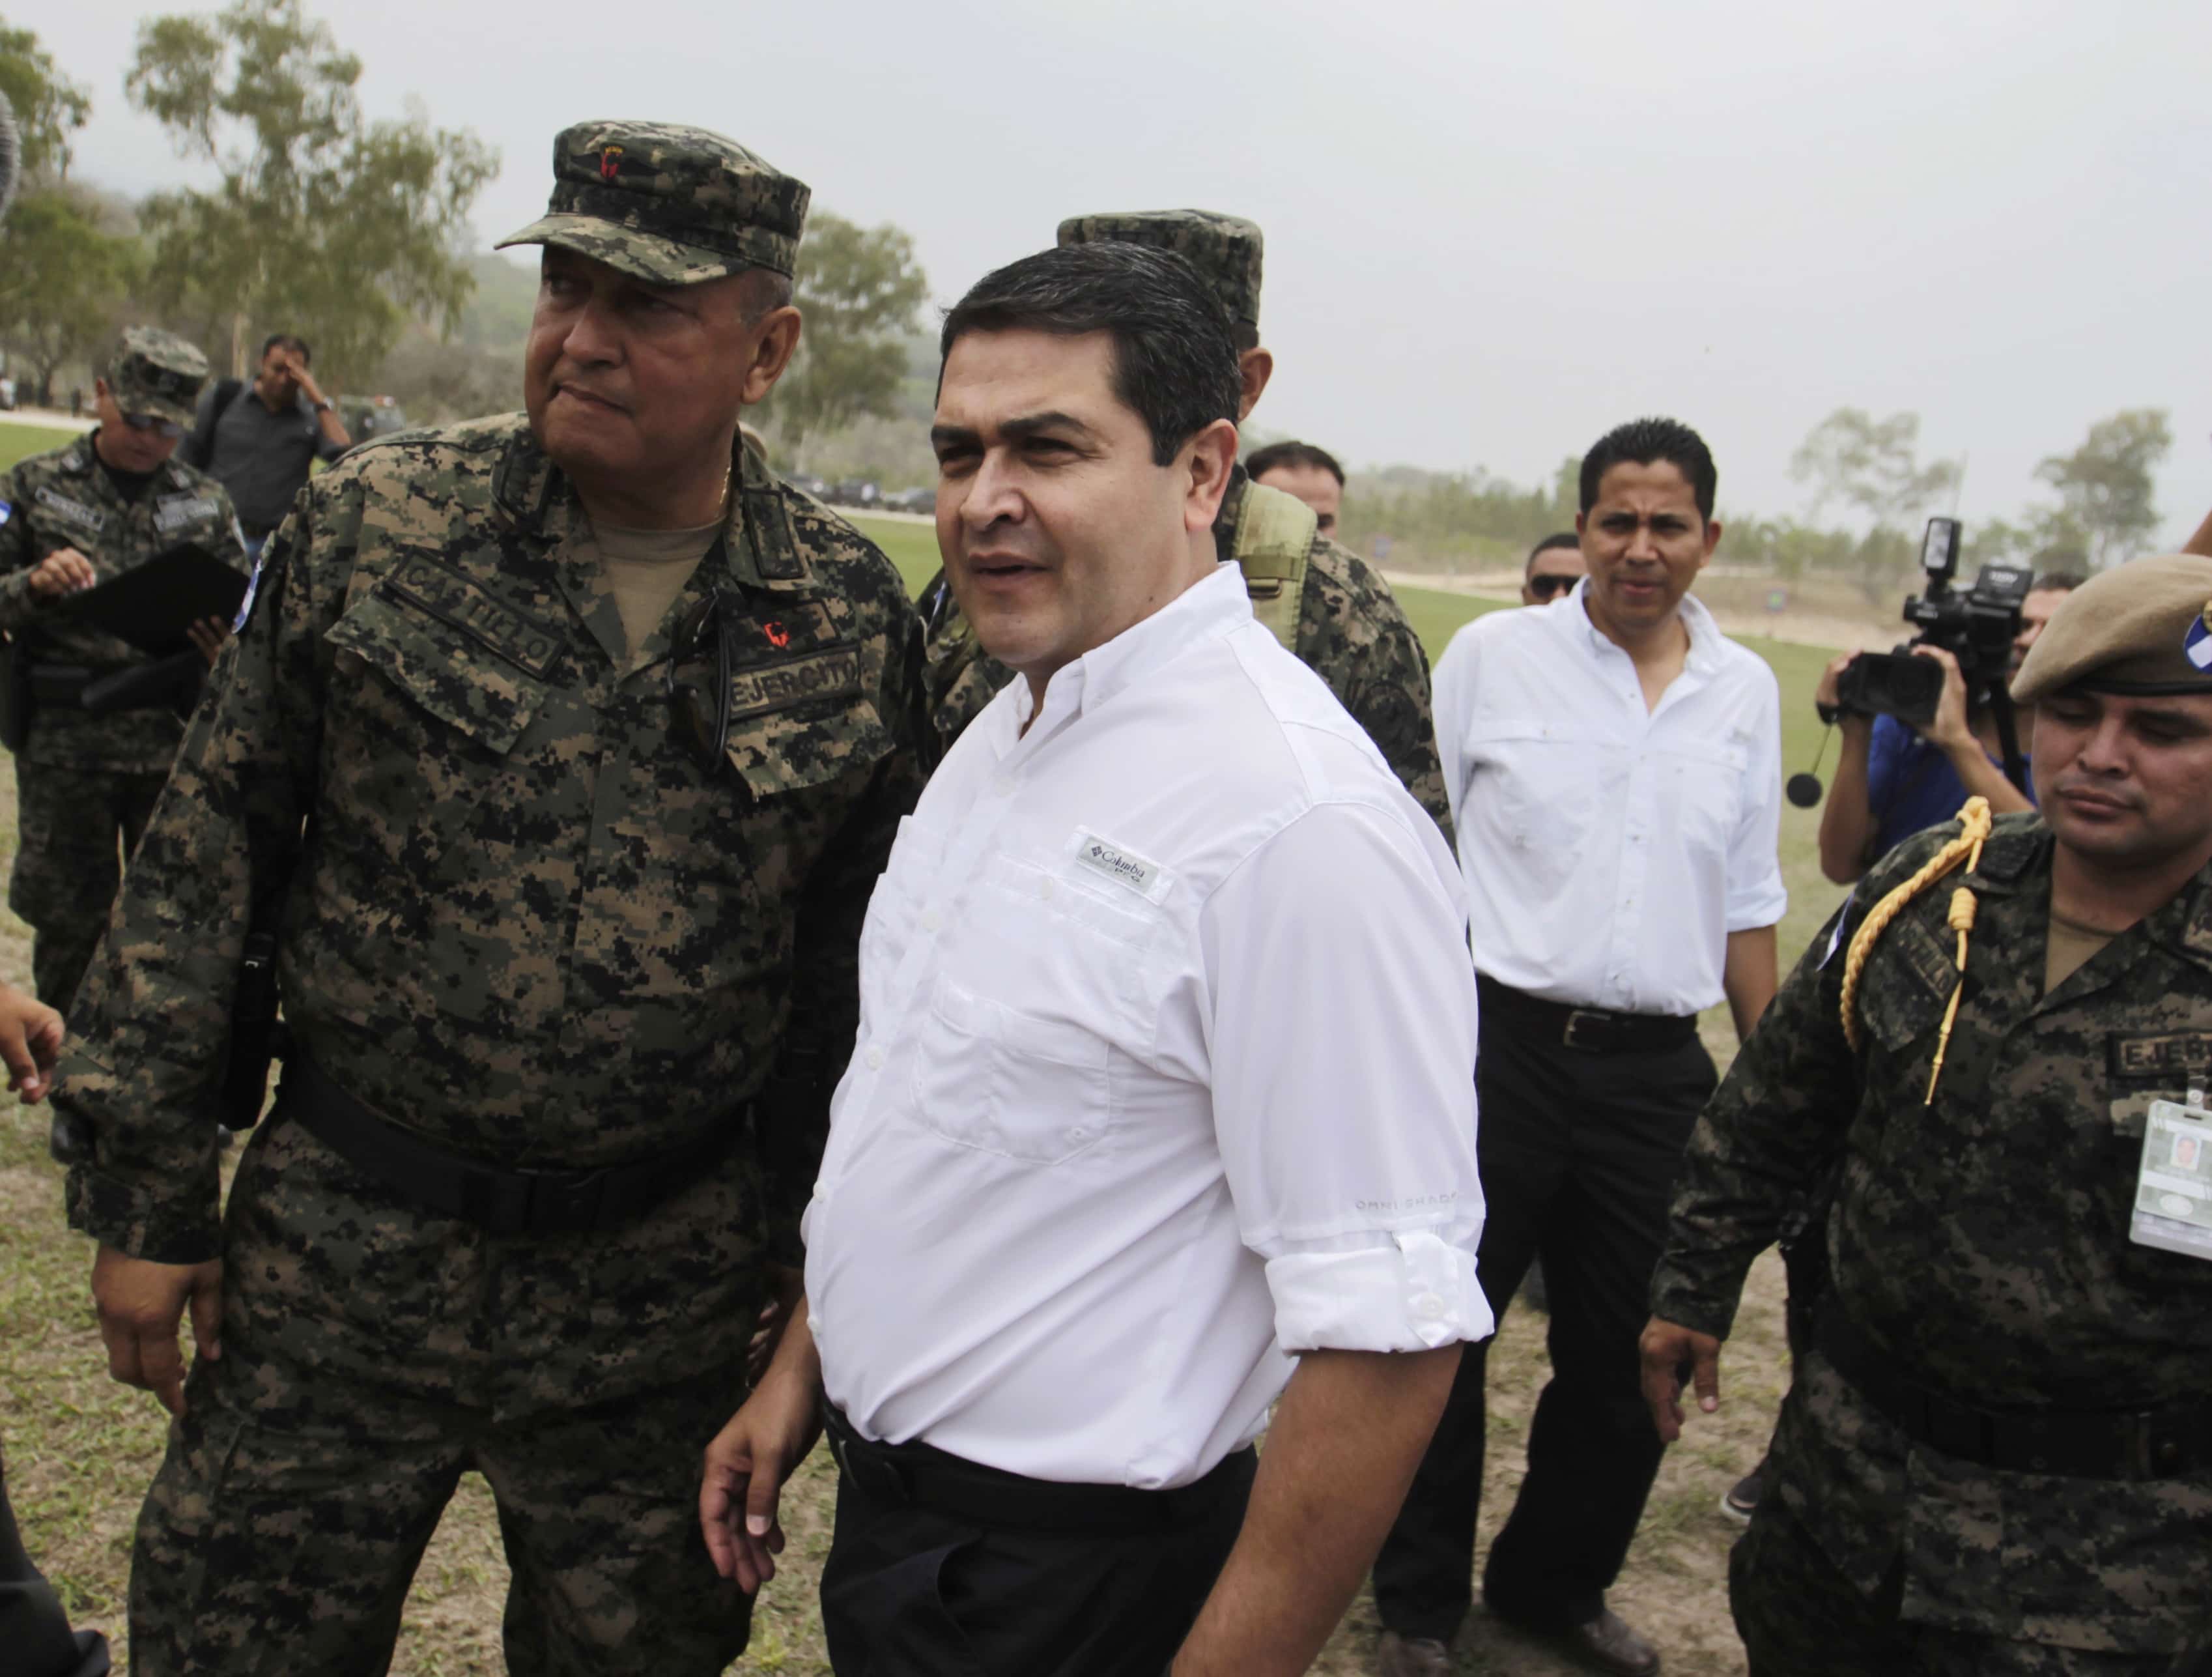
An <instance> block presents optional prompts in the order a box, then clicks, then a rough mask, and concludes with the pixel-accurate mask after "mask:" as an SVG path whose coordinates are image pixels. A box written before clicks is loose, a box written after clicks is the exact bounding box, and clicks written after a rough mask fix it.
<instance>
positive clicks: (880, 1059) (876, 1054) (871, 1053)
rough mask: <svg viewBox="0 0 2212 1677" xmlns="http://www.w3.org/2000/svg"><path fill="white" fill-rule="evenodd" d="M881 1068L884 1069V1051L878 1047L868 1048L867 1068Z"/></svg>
mask: <svg viewBox="0 0 2212 1677" xmlns="http://www.w3.org/2000/svg"><path fill="white" fill-rule="evenodd" d="M883 1069H884V1051H883V1050H882V1049H880V1048H871V1049H869V1050H868V1070H871V1071H881V1070H883Z"/></svg>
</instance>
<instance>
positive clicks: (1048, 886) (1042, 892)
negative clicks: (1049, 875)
mask: <svg viewBox="0 0 2212 1677" xmlns="http://www.w3.org/2000/svg"><path fill="white" fill-rule="evenodd" d="M1037 894H1038V895H1039V896H1041V897H1042V898H1043V899H1045V900H1046V901H1047V902H1050V901H1051V900H1052V881H1050V880H1040V881H1037Z"/></svg>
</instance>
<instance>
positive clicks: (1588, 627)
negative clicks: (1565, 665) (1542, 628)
mask: <svg viewBox="0 0 2212 1677" xmlns="http://www.w3.org/2000/svg"><path fill="white" fill-rule="evenodd" d="M1588 593H1589V577H1587V576H1585V577H1583V579H1582V581H1580V582H1577V583H1576V584H1575V591H1574V592H1573V593H1572V594H1571V595H1568V596H1567V597H1566V599H1565V600H1564V601H1559V606H1560V607H1561V609H1562V615H1563V616H1565V618H1566V620H1567V622H1568V624H1569V625H1578V626H1579V627H1580V628H1581V630H1582V632H1583V634H1584V635H1585V636H1587V637H1589V648H1590V649H1591V650H1592V651H1593V652H1595V653H1598V654H1600V655H1603V654H1604V653H1607V652H1608V651H1610V652H1619V653H1620V655H1621V656H1623V657H1626V656H1628V655H1627V653H1626V651H1625V650H1624V649H1622V648H1621V646H1620V644H1619V643H1617V642H1615V641H1613V640H1612V639H1610V638H1608V637H1607V635H1606V632H1605V631H1603V630H1602V629H1601V628H1599V627H1598V626H1597V625H1596V624H1595V622H1593V621H1592V620H1591V619H1590V614H1589V606H1588V605H1587V604H1586V603H1585V602H1584V600H1583V596H1584V595H1587V594H1588ZM1675 610H1676V611H1677V612H1678V613H1680V616H1681V619H1682V627H1683V628H1684V629H1685V630H1686V631H1688V633H1689V637H1690V656H1689V657H1688V660H1687V661H1686V665H1687V668H1689V669H1691V670H1692V671H1694V672H1695V673H1697V674H1699V675H1710V674H1711V673H1712V671H1713V667H1714V664H1715V662H1716V661H1717V659H1718V658H1719V657H1720V655H1721V649H1722V647H1723V645H1724V644H1725V637H1723V635H1722V633H1721V627H1720V625H1719V624H1718V623H1717V622H1715V621H1714V620H1713V614H1712V613H1711V612H1709V611H1707V610H1706V609H1705V601H1702V600H1700V599H1699V598H1698V596H1697V595H1694V594H1686V595H1683V596H1682V598H1681V601H1680V603H1679V604H1678V605H1677V606H1676V607H1675Z"/></svg>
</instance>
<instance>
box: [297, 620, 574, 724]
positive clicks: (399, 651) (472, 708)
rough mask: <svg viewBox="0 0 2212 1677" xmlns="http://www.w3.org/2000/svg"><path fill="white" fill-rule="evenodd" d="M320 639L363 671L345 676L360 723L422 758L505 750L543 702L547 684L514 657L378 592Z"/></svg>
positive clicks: (342, 661) (341, 659) (341, 662)
mask: <svg viewBox="0 0 2212 1677" xmlns="http://www.w3.org/2000/svg"><path fill="white" fill-rule="evenodd" d="M327 638H328V642H329V644H330V645H331V647H332V648H334V649H336V650H337V654H338V662H339V668H340V669H341V670H342V671H343V669H344V668H346V666H347V665H348V664H351V665H352V666H353V668H355V669H356V671H358V672H360V673H362V674H365V675H367V676H368V677H369V678H370V679H369V680H365V681H361V682H357V683H355V684H351V686H352V692H351V694H350V699H351V703H352V705H353V706H354V707H355V708H356V709H357V710H358V713H359V715H358V718H357V720H358V722H359V723H360V725H361V726H362V729H363V731H364V732H365V733H366V734H368V735H369V736H370V737H372V738H377V737H380V738H381V739H382V740H383V741H385V742H386V743H387V744H390V745H392V746H397V747H402V748H403V749H404V748H405V747H410V746H411V747H414V748H415V749H416V752H417V753H420V754H422V755H423V756H428V757H449V756H451V755H453V753H455V752H456V751H459V752H462V753H468V754H482V755H489V756H491V757H498V758H504V757H505V756H506V755H507V753H509V752H511V751H512V750H513V748H514V744H515V741H518V740H520V738H521V737H522V733H523V730H524V729H526V728H527V727H528V726H529V724H530V721H531V718H532V717H533V716H535V715H536V714H537V712H538V710H539V709H540V707H541V706H542V705H543V704H544V702H545V698H546V695H547V692H548V687H547V684H546V682H545V681H544V680H543V679H542V677H541V676H540V674H536V673H533V672H532V670H531V669H530V668H527V667H526V666H525V665H524V664H523V663H522V662H518V661H516V660H515V659H513V658H511V657H509V656H505V655H502V654H501V653H499V652H496V651H495V650H493V649H490V648H489V647H487V646H486V645H484V644H483V643H482V642H481V641H479V640H478V639H477V637H475V636H473V635H471V634H468V633H466V632H465V631H461V630H459V629H457V628H455V627H453V625H451V624H448V623H447V622H444V621H442V620H441V619H439V618H437V617H435V616H433V615H432V614H430V613H428V612H426V611H424V610H422V609H421V608H419V607H416V606H414V605H412V604H410V603H409V602H407V601H404V600H401V599H395V598H391V597H387V596H386V595H383V594H381V593H379V592H375V591H372V592H370V593H369V594H368V595H364V596H363V597H362V599H361V600H360V601H357V602H356V604H355V605H354V606H352V607H350V608H349V610H348V611H347V612H346V613H345V615H344V616H343V617H341V618H340V619H338V620H337V624H336V625H333V626H332V628H331V631H330V633H329V636H328V637H327ZM542 667H543V666H542V664H541V666H540V668H542ZM441 724H442V726H441ZM456 734H458V735H459V736H460V738H459V739H456V738H455V737H454V735H456Z"/></svg>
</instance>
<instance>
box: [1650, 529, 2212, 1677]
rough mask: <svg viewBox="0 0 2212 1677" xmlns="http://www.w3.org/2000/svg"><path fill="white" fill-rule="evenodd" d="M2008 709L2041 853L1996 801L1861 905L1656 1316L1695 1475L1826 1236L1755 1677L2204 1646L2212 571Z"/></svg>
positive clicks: (1668, 1423)
mask: <svg viewBox="0 0 2212 1677" xmlns="http://www.w3.org/2000/svg"><path fill="white" fill-rule="evenodd" d="M2012 692H2013V697H2014V698H2015V701H2016V702H2018V703H2020V704H2036V705H2038V706H2039V707H2040V708H2039V710H2038V712H2037V721H2036V733H2035V765H2034V768H2035V782H2036V791H2037V794H2038V796H2039V801H2040V803H2041V814H2035V813H2033V812H2030V813H2027V814H2016V815H2004V816H2000V817H1998V818H1996V820H1995V822H1994V823H1993V824H1992V823H1991V822H1990V820H1989V817H1988V812H1987V807H1986V805H1984V803H1983V802H1982V801H1981V800H1980V799H1975V800H1973V801H1972V803H1970V804H1969V806H1968V808H1967V811H1966V814H1965V815H1964V816H1963V817H1962V819H1961V820H1960V822H1959V823H1958V824H1956V825H1953V826H1942V827H1938V828H1936V829H1934V830H1932V831H1931V832H1928V833H1925V834H1923V835H1922V836H1921V837H1920V838H1916V839H1914V840H1912V841H1911V843H1909V844H1906V845H1901V846H1899V849H1898V850H1897V851H1894V852H1893V854H1892V855H1891V856H1890V857H1887V859H1886V860H1884V861H1883V862H1882V863H1881V864H1880V865H1879V866H1877V867H1876V868H1875V870H1874V871H1873V872H1872V873H1870V874H1869V875H1867V877H1866V878H1865V879H1863V880H1862V881H1860V882H1859V885H1858V887H1857V891H1856V892H1855V893H1854V895H1853V896H1852V898H1851V899H1850V900H1849V901H1848V902H1847V903H1846V904H1845V905H1844V907H1843V909H1842V910H1840V911H1839V912H1838V914H1837V916H1836V918H1834V919H1833V920H1832V922H1831V923H1830V925H1829V927H1828V929H1827V930H1826V932H1825V933H1824V934H1823V935H1822V936H1820V938H1819V939H1817V940H1816V941H1815V942H1814V945H1813V947H1812V948H1811V949H1810V950H1809V951H1808V954H1807V955H1806V957H1805V959H1804V960H1803V961H1802V962H1801V963H1800V965H1799V967H1798V969H1797V971H1796V973H1794V974H1793V975H1792V976H1791V977H1790V979H1789V981H1788V982H1787V983H1786V984H1785V985H1784V986H1783V988H1782V991H1781V993H1780V995H1779V996H1778V997H1777V999H1776V1001H1775V1003H1774V1005H1773V1006H1772V1008H1771V1009H1769V1010H1768V1012H1767V1015H1766V1017H1765V1021H1763V1022H1762V1023H1761V1024H1760V1026H1759V1029H1758V1031H1757V1032H1756V1033H1755V1034H1753V1037H1752V1039H1751V1040H1750V1041H1749V1042H1748V1043H1747V1044H1746V1045H1745V1047H1744V1050H1743V1052H1742V1053H1741V1056H1739V1057H1738V1058H1737V1060H1736V1062H1735V1068H1734V1070H1731V1071H1730V1073H1729V1077H1728V1080H1727V1082H1725V1083H1724V1084H1723V1086H1722V1088H1721V1089H1720V1091H1719V1093H1718V1094H1717V1095H1716V1096H1715V1097H1714V1100H1713V1101H1712V1103H1711V1106H1709V1107H1707V1108H1706V1110H1705V1114H1704V1116H1703V1118H1702V1119H1700V1120H1699V1125H1698V1130H1697V1134H1696V1138H1695V1140H1694V1141H1693V1142H1692V1145H1691V1148H1690V1152H1689V1156H1688V1159H1687V1160H1686V1163H1685V1167H1684V1174H1683V1178H1682V1181H1681V1186H1680V1189H1679V1191H1678V1193H1677V1197H1676V1198H1675V1201H1674V1217H1673V1228H1672V1231H1671V1235H1670V1237H1669V1243H1668V1252H1667V1254H1666V1256H1665V1258H1664V1259H1663V1260H1662V1263H1661V1264H1660V1266H1659V1269H1658V1272H1657V1275H1656V1278H1655V1280H1654V1282H1653V1286H1652V1308H1653V1311H1654V1312H1655V1317H1654V1320H1652V1322H1651V1324H1650V1326H1649V1327H1648V1328H1647V1329H1646V1330H1645V1332H1644V1346H1643V1351H1644V1389H1645V1393H1646V1395H1647V1396H1648V1397H1649V1398H1650V1400H1651V1404H1652V1408H1653V1413H1654V1418H1655V1419H1656V1422H1657V1424H1658V1426H1659V1430H1660V1432H1661V1434H1662V1436H1665V1437H1668V1438H1669V1439H1671V1438H1672V1437H1674V1436H1675V1433H1676V1432H1677V1430H1679V1427H1680V1421H1681V1406H1680V1398H1681V1393H1680V1385H1679V1375H1678V1370H1679V1369H1680V1368H1682V1367H1683V1366H1684V1365H1688V1366H1690V1368H1691V1369H1692V1370H1693V1374H1694V1381H1695V1390H1696V1392H1697V1393H1698V1398H1699V1406H1700V1407H1702V1408H1704V1409H1705V1410H1707V1411H1711V1409H1713V1408H1715V1407H1716V1406H1717V1402H1718V1393H1719V1383H1718V1372H1717V1358H1718V1355H1719V1342H1720V1340H1721V1339H1723V1338H1724V1337H1725V1336H1726V1335H1727V1333H1728V1331H1729V1324H1730V1321H1731V1319H1732V1317H1733V1315H1734V1313H1735V1305H1736V1302H1737V1297H1738V1295H1739V1292H1740V1290H1741V1286H1742V1283H1743V1278H1744V1274H1745V1271H1746V1270H1747V1268H1748V1267H1749V1265H1750V1263H1751V1261H1752V1259H1753V1257H1754V1256H1755V1255H1756V1254H1757V1253H1759V1251H1760V1250H1761V1249H1762V1248H1763V1247H1766V1246H1768V1245H1771V1243H1772V1242H1773V1241H1774V1239H1775V1237H1776V1235H1777V1232H1778V1229H1780V1227H1781V1226H1782V1223H1783V1219H1784V1217H1786V1216H1787V1215H1788V1214H1789V1213H1790V1210H1792V1208H1793V1206H1794V1205H1795V1204H1797V1203H1799V1202H1800V1201H1801V1200H1802V1198H1804V1197H1806V1196H1808V1195H1822V1196H1825V1197H1832V1209H1830V1210H1828V1212H1827V1214H1826V1223H1825V1229H1826V1256H1827V1259H1828V1266H1829V1270H1830V1272H1831V1276H1832V1278H1831V1280H1830V1281H1829V1283H1828V1285H1827V1289H1826V1295H1825V1296H1824V1297H1823V1298H1822V1299H1821V1300H1820V1302H1819V1304H1818V1306H1817V1307H1816V1315H1815V1326H1814V1333H1813V1340H1814V1345H1813V1348H1812V1350H1811V1351H1810V1352H1809V1354H1808V1356H1806V1357H1804V1359H1803V1360H1802V1362H1801V1363H1800V1364H1799V1365H1798V1367H1797V1369H1796V1378H1795V1383H1794V1384H1793V1386H1792V1387H1791V1390H1790V1394H1789V1397H1788V1398H1787V1399H1786V1400H1785V1401H1784V1405H1783V1409H1782V1416H1781V1419H1780V1421H1779V1423H1778V1426H1777V1429H1776V1433H1775V1440H1774V1448H1773V1453H1772V1454H1771V1456H1770V1457H1769V1460H1768V1467H1767V1474H1766V1484H1765V1496H1764V1497H1762V1498H1761V1500H1760V1502H1759V1508H1758V1512H1757V1513H1756V1514H1755V1515H1753V1519H1752V1523H1751V1526H1750V1528H1749V1530H1748V1531H1747V1534H1745V1536H1744V1538H1743V1540H1741V1543H1739V1544H1738V1546H1737V1547H1736V1550H1735V1555H1734V1557H1733V1559H1732V1562H1731V1566H1730V1582H1731V1591H1730V1595H1731V1600H1732V1603H1733V1605H1734V1607H1735V1617H1736V1624H1737V1626H1738V1628H1739V1629H1740V1630H1741V1632H1742V1635H1743V1638H1744V1643H1745V1645H1746V1647H1747V1650H1748V1651H1749V1653H1750V1656H1751V1669H1752V1671H1753V1673H1754V1674H1790V1677H1819V1674H1827V1673H1833V1674H1850V1677H1859V1674H1877V1673H1878V1674H1882V1677H1888V1674H1891V1673H1894V1672H1899V1671H1911V1672H1917V1673H1926V1674H1930V1677H1965V1674H1968V1673H1972V1674H1976V1677H2087V1674H2096V1677H2123V1674H2126V1677H2151V1674H2154V1673H2155V1674H2164V1673H2166V1672H2167V1671H2168V1670H2169V1669H2171V1668H2172V1665H2173V1662H2174V1660H2175V1656H2176V1655H2177V1654H2178V1653H2179V1652H2180V1651H2181V1650H2184V1649H2185V1648H2187V1647H2189V1646H2191V1643H2192V1639H2194V1638H2201V1637H2203V1634H2204V1631H2205V1621H2204V1613H2205V1604H2206V1603H2207V1602H2208V1601H2212V1115H2207V1114H2204V1113H2201V1112H2200V1113H2198V1114H2197V1117H2196V1118H2194V1119H2192V1118H2191V1117H2189V1116H2188V1109H2189V1108H2191V1107H2197V1106H2199V1105H2200V1104H2201V1093H2200V1095H2199V1096H2198V1097H2197V1098H2192V1097H2191V1091H2192V1090H2195V1091H2199V1092H2201V1091H2202V1090H2203V1089H2205V1088H2206V1086H2207V1085H2208V1083H2212V559H2206V558H2196V557H2191V556H2186V555H2176V556H2173V557H2171V558H2154V559H2140V560H2137V561H2136V562H2134V563H2133V564H2125V565H2122V566H2120V567H2118V569H2116V570H2108V571H2106V572H2104V573H2103V574H2101V575H2100V576H2096V577H2095V578H2093V580H2092V581H2091V582H2089V583H2088V584H2087V586H2085V587H2083V588H2078V589H2076V590H2075V593H2074V594H2073V595H2071V596H2070V597H2069V599H2068V600H2067V601H2065V603H2064V604H2063V605H2061V606H2060V607H2058V610H2057V613H2055V614H2054V615H2053V616H2052V618H2051V623H2050V626H2049V627H2048V628H2047V629H2046V630H2045V631H2044V633H2043V636H2042V637H2041V638H2040V640H2039V642H2038V643H2037V644H2036V645H2035V647H2034V648H2033V650H2032V651H2030V653H2029V654H2028V656H2027V662H2025V663H2024V664H2023V665H2022V667H2021V671H2020V674H2019V675H2018V676H2017V677H2016V678H2015V680H2014V683H2013V688H2012ZM1962 970H1963V977H1961V973H1962ZM2168 1103H2172V1104H2168Z"/></svg>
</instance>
